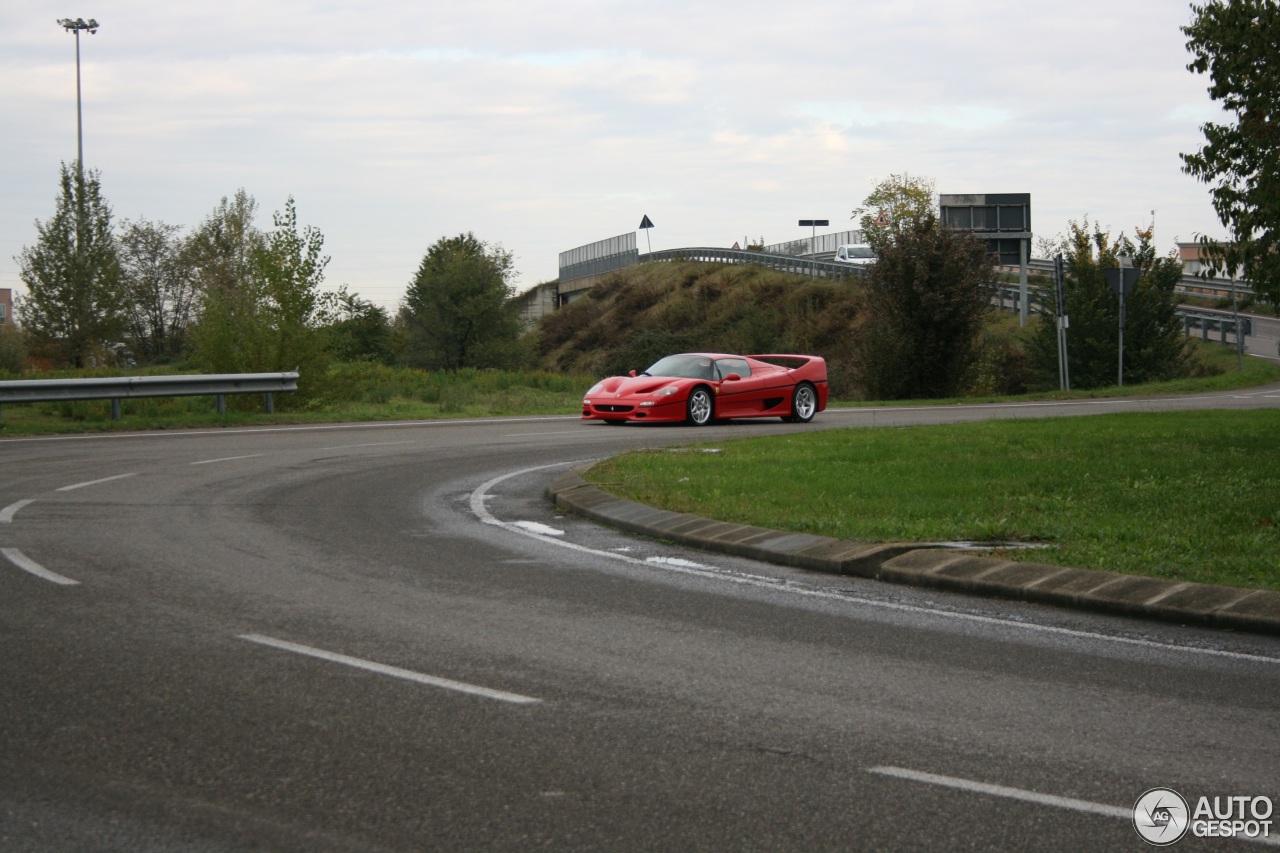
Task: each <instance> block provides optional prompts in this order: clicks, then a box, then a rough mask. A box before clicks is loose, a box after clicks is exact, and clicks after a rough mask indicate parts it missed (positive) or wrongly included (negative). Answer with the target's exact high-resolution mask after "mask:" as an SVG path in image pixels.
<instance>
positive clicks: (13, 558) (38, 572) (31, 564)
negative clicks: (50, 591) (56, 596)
mask: <svg viewBox="0 0 1280 853" xmlns="http://www.w3.org/2000/svg"><path fill="white" fill-rule="evenodd" d="M0 554H3V555H4V557H5V559H7V560H8V561H9V562H10V563H13V564H14V565H15V566H17V567H18V568H20V569H22V570H23V571H24V572H28V573H30V574H33V575H35V576H36V577H38V578H41V579H43V580H47V581H49V582H50V583H56V584H58V585H59V586H77V585H78V584H79V583H80V581H75V580H72V579H71V578H68V577H63V576H62V575H60V574H58V573H57V572H51V571H49V570H48V569H46V568H45V567H44V566H42V565H40V564H39V563H37V562H36V561H35V560H33V559H31V558H30V557H28V556H27V555H26V554H24V553H22V552H21V551H19V550H18V549H17V548H0Z"/></svg>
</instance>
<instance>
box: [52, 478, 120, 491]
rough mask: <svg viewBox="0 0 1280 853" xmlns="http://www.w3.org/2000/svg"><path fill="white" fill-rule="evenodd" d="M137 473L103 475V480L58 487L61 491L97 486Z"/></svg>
mask: <svg viewBox="0 0 1280 853" xmlns="http://www.w3.org/2000/svg"><path fill="white" fill-rule="evenodd" d="M136 476H138V475H137V474H116V475H115V476H114V477H103V478H102V479H101V480H90V481H88V482H87V483H76V484H74V485H71V486H63V487H62V488H60V489H57V491H59V492H72V491H75V490H76V489H83V488H84V487H85V486H96V485H98V484H99V483H110V482H111V481H112V480H123V479H125V478H126V477H136Z"/></svg>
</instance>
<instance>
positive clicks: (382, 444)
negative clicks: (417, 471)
mask: <svg viewBox="0 0 1280 853" xmlns="http://www.w3.org/2000/svg"><path fill="white" fill-rule="evenodd" d="M392 444H418V442H416V441H372V442H369V443H368V444H339V445H337V446H335V447H317V448H316V450H350V449H351V448H353V447H387V446H388V445H392Z"/></svg>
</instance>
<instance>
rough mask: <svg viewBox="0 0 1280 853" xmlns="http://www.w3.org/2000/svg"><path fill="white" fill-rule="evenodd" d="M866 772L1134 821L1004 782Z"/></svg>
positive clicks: (1118, 811)
mask: <svg viewBox="0 0 1280 853" xmlns="http://www.w3.org/2000/svg"><path fill="white" fill-rule="evenodd" d="M867 772H868V773H876V774H879V775H880V776H892V777H894V778H896V779H907V780H909V781H912V782H923V783H925V784H926V785H940V786H942V787H944V788H955V789H957V790H960V791H968V792H969V793H971V794H989V795H991V796H993V797H1003V798H1005V799H1007V800H1021V801H1022V802H1024V803H1035V804H1036V805H1041V806H1053V807H1054V808H1059V809H1071V810H1072V811H1077V812H1087V813H1089V814H1096V815H1102V816H1103V817H1119V818H1124V819H1125V820H1133V809H1132V808H1128V809H1126V808H1122V807H1120V806H1108V805H1104V804H1103V803H1091V802H1089V801H1088V800H1075V799H1072V798H1070V797H1055V796H1053V795H1052V794H1039V793H1036V792H1035V791H1024V790H1022V789H1021V788H1009V787H1006V786H1004V785H988V784H987V783H985V782H974V781H972V780H970V779H957V778H955V777H954V776H938V775H937V774H934V773H921V772H919V771H916V770H906V769H904V768H901V767H868V768H867Z"/></svg>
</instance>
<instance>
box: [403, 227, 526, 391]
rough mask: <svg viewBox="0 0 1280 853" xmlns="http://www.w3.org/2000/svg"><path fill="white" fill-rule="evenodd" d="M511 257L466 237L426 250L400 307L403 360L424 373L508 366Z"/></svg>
mask: <svg viewBox="0 0 1280 853" xmlns="http://www.w3.org/2000/svg"><path fill="white" fill-rule="evenodd" d="M513 272H514V271H513V268H512V260H511V253H510V252H508V251H506V250H504V249H503V248H502V247H501V246H498V245H490V244H488V243H485V242H482V241H481V240H478V239H477V238H476V236H475V235H474V234H472V233H470V232H468V233H466V234H460V235H458V236H457V237H447V238H444V237H442V238H441V239H439V240H437V241H436V242H435V243H434V244H433V245H432V246H431V247H430V248H429V249H428V250H427V254H426V256H425V257H423V259H422V263H421V264H420V265H419V266H418V271H417V273H416V274H415V275H414V277H413V280H412V281H411V282H410V283H409V289H408V291H407V292H406V293H405V297H404V301H403V302H402V304H401V307H400V314H399V317H398V323H399V324H400V325H402V326H403V329H404V337H405V341H406V348H405V350H404V352H403V353H402V355H401V357H402V358H403V359H404V360H405V361H407V362H408V363H410V364H412V365H414V366H417V367H424V368H428V369H444V370H458V369H460V368H463V367H503V366H507V365H508V364H509V363H510V362H511V361H512V360H513V358H514V357H515V354H516V353H517V352H518V349H519V348H518V347H517V346H516V342H517V338H518V337H519V333H520V320H519V315H518V313H517V305H516V302H515V301H514V300H513V299H512V296H513V295H514V294H513V290H512V287H511V285H510V279H511V277H512V275H513Z"/></svg>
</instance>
